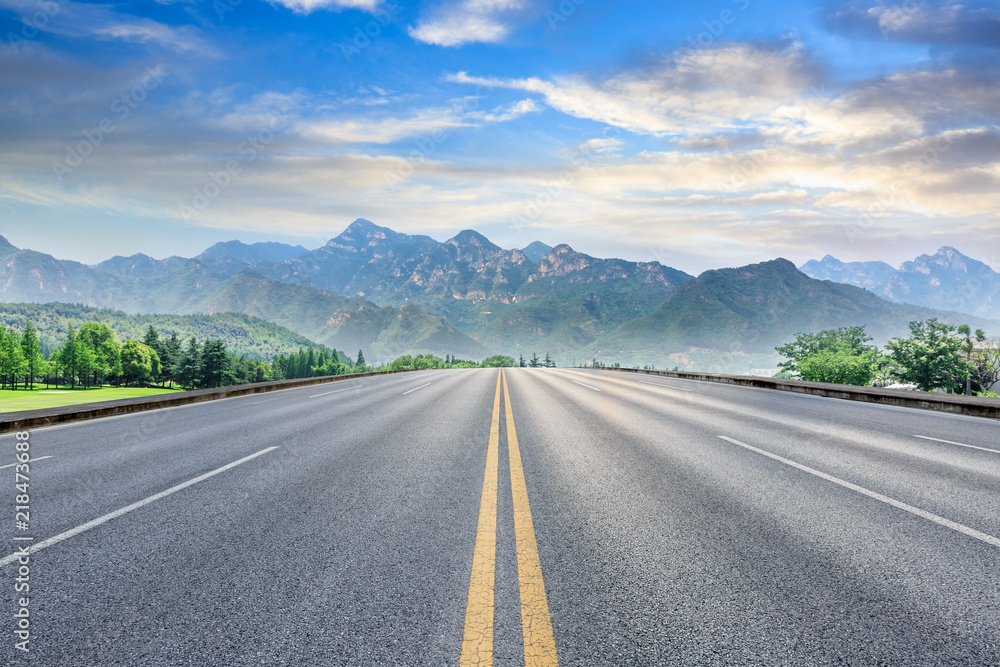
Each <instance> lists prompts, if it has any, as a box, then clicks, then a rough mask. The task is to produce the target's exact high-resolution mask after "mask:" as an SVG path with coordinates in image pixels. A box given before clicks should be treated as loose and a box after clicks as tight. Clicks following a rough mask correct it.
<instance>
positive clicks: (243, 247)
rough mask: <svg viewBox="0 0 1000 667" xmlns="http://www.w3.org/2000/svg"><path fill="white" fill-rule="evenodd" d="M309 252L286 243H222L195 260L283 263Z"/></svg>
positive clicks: (298, 246)
mask: <svg viewBox="0 0 1000 667" xmlns="http://www.w3.org/2000/svg"><path fill="white" fill-rule="evenodd" d="M307 252H309V251H308V250H306V249H305V248H303V247H302V246H300V245H288V244H287V243H274V242H273V241H267V242H263V243H250V244H247V243H241V242H240V241H223V242H220V243H216V244H215V245H214V246H212V247H211V248H209V249H208V250H206V251H205V252H203V253H201V254H200V255H198V256H197V257H196V258H195V259H200V260H202V261H212V260H218V259H225V258H231V259H235V260H239V261H242V262H284V261H285V260H288V259H292V258H294V257H298V256H299V255H302V254H305V253H307Z"/></svg>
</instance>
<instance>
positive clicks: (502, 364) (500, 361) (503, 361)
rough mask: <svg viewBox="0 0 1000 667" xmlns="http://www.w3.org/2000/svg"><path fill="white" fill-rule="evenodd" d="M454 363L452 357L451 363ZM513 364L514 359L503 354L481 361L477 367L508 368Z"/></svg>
mask: <svg viewBox="0 0 1000 667" xmlns="http://www.w3.org/2000/svg"><path fill="white" fill-rule="evenodd" d="M454 361H455V359H454V357H453V358H452V362H454ZM515 363H516V362H515V361H514V357H508V356H506V355H503V354H495V355H493V356H492V357H487V358H485V359H483V360H482V361H481V362H480V363H479V365H480V366H482V367H483V368H510V367H511V366H513V365H514V364H515Z"/></svg>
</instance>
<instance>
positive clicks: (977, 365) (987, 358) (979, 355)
mask: <svg viewBox="0 0 1000 667" xmlns="http://www.w3.org/2000/svg"><path fill="white" fill-rule="evenodd" d="M972 364H973V366H974V368H973V371H972V375H973V377H974V378H975V381H976V384H977V385H978V386H979V391H980V392H984V391H989V390H990V389H991V388H992V387H993V385H994V384H996V383H997V382H1000V338H990V339H988V340H986V341H983V344H982V345H980V346H979V347H977V348H976V350H975V351H974V353H973V357H972Z"/></svg>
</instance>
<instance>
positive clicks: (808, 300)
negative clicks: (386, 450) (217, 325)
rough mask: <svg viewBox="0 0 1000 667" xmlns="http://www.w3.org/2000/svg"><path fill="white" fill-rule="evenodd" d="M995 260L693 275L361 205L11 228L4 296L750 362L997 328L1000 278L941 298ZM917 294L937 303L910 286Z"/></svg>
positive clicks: (377, 341) (465, 346)
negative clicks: (914, 331) (166, 225)
mask: <svg viewBox="0 0 1000 667" xmlns="http://www.w3.org/2000/svg"><path fill="white" fill-rule="evenodd" d="M910 265H912V266H910ZM987 270H989V267H987V266H986V265H985V264H982V263H979V262H975V260H971V259H969V258H966V257H964V256H962V255H961V254H960V253H958V252H957V251H955V250H954V249H951V248H944V249H942V250H941V251H940V252H939V253H938V255H935V256H923V257H921V258H918V259H917V260H916V261H915V262H913V263H907V265H904V267H903V268H901V269H900V270H899V271H896V270H894V269H892V268H891V267H889V266H888V265H885V264H882V263H867V264H863V265H862V264H844V263H841V262H838V260H835V259H834V258H832V257H829V256H828V257H826V258H824V259H823V260H822V261H820V262H815V261H814V262H809V263H807V264H806V265H804V266H803V271H805V272H806V273H811V274H812V275H815V276H816V277H821V278H824V279H827V278H829V279H832V280H835V281H838V282H840V283H853V284H836V283H835V282H830V281H829V280H815V279H813V278H810V277H809V276H807V275H806V273H803V272H800V271H799V270H798V269H796V268H795V266H794V265H792V264H791V263H790V262H788V261H787V260H781V259H778V260H774V261H771V262H764V263H761V264H756V265H750V266H747V267H741V268H738V269H720V270H715V271H706V272H705V273H703V274H702V275H701V276H699V277H698V278H694V277H693V276H690V275H688V274H686V273H684V272H683V271H678V270H676V269H673V268H671V267H668V266H664V265H662V264H660V263H658V262H630V261H626V260H620V259H601V258H596V257H591V256H589V255H585V254H583V253H579V252H576V251H574V250H573V249H572V248H570V247H569V246H567V245H557V246H555V247H551V246H548V245H545V244H543V243H540V242H535V243H532V244H531V245H529V246H527V247H526V248H524V249H523V250H519V249H513V250H508V249H503V248H500V247H499V246H497V245H495V244H494V243H492V242H491V241H490V240H489V239H487V238H486V237H485V236H483V235H482V234H479V233H478V232H475V231H472V230H466V231H463V232H460V233H459V234H457V235H456V236H455V237H453V238H451V239H449V240H447V241H444V242H440V241H437V240H435V239H432V238H431V237H429V236H422V235H409V234H401V233H398V232H395V231H393V230H391V229H388V228H385V227H380V226H378V225H375V224H374V223H372V222H369V221H367V220H363V219H358V220H356V221H355V222H353V223H351V225H349V226H348V227H347V229H346V230H344V232H343V233H341V234H339V235H338V236H336V237H335V238H333V239H331V240H330V241H329V242H328V243H327V244H326V245H324V246H322V247H320V248H317V249H314V250H307V249H305V248H303V247H301V246H289V245H284V244H279V243H257V244H252V245H247V244H243V243H240V242H238V241H230V242H227V243H219V244H216V245H215V246H213V247H211V248H209V249H208V250H206V251H205V252H203V253H202V254H200V255H198V256H197V257H195V258H190V259H188V258H181V257H169V258H167V259H163V260H156V259H153V258H151V257H148V256H146V255H141V254H140V255H133V256H131V257H113V258H111V259H109V260H107V261H105V262H102V263H100V264H98V265H96V266H92V267H88V266H85V265H83V264H80V263H77V262H72V261H67V260H57V259H55V258H53V257H51V256H49V255H45V254H43V253H38V252H34V251H31V250H19V249H17V248H15V247H14V246H12V245H11V244H9V243H8V242H7V241H6V239H3V238H2V237H0V301H6V302H38V303H44V302H51V301H59V302H69V303H82V304H84V305H88V306H96V307H104V308H114V309H119V310H123V311H126V312H132V313H170V314H192V313H207V314H211V313H222V312H234V313H245V314H248V315H253V316H257V317H260V318H263V319H266V320H269V321H271V322H274V323H276V324H278V325H281V326H283V327H286V328H287V329H290V330H291V331H294V332H295V333H297V334H300V335H302V336H305V337H307V338H309V339H310V340H313V341H316V342H319V343H323V344H325V345H328V346H330V347H336V348H337V349H340V350H346V351H348V352H349V353H350V352H353V351H355V350H356V349H364V351H365V354H366V356H367V357H368V358H369V359H370V360H371V359H380V360H388V359H389V358H391V357H393V356H396V355H399V354H403V353H416V352H432V353H435V354H439V355H442V356H443V355H444V354H453V355H458V356H460V357H466V358H482V357H485V356H488V355H489V354H491V353H501V354H511V355H514V356H516V355H517V354H519V353H520V354H525V355H526V356H527V355H530V354H531V353H532V352H539V353H540V354H544V353H545V352H550V353H552V354H553V355H555V356H556V358H557V361H559V362H560V363H564V364H568V363H570V362H572V361H585V360H589V359H590V358H591V357H596V358H598V359H601V360H602V361H605V362H614V361H619V362H622V363H627V364H635V363H638V364H647V363H652V364H656V365H658V366H660V367H662V366H664V365H666V366H671V367H672V366H681V367H691V368H699V369H702V370H743V371H745V370H746V368H747V366H748V365H764V366H766V365H768V364H773V363H774V361H775V357H776V355H775V353H774V349H773V348H774V346H776V345H780V344H782V343H784V342H787V341H788V340H789V339H790V338H791V337H792V336H794V334H795V333H797V332H799V331H816V330H819V329H824V328H831V327H836V326H850V325H855V324H864V325H866V326H867V327H868V330H869V332H870V333H872V335H874V336H875V337H876V339H877V340H879V341H884V340H887V339H888V338H890V337H892V336H895V335H904V334H905V333H906V323H907V322H908V321H909V320H912V319H925V318H927V317H933V316H937V317H940V318H941V319H943V320H946V321H950V322H955V323H969V324H973V325H974V326H977V327H980V328H984V329H987V330H988V331H990V332H991V333H994V334H997V333H1000V322H995V321H989V320H986V319H983V318H982V317H981V316H983V315H996V313H995V312H994V310H993V308H994V307H995V305H996V300H995V298H994V297H993V296H991V297H990V298H988V299H986V300H985V306H984V305H983V304H980V303H979V302H978V300H977V299H976V298H973V297H970V299H969V300H967V301H966V302H965V303H966V304H967V305H968V307H969V309H970V310H969V312H974V313H976V314H978V315H980V317H971V316H969V315H964V314H960V313H956V312H942V311H944V310H955V309H956V308H958V307H960V306H961V305H962V304H961V303H959V302H954V303H952V301H954V299H953V296H948V290H952V292H953V286H954V285H966V286H967V285H968V282H967V281H968V278H969V276H972V275H976V276H980V280H981V281H982V284H983V286H984V289H985V288H986V287H988V288H989V289H994V292H989V294H988V296H989V295H993V294H994V293H995V287H996V284H997V282H998V281H996V280H995V279H994V276H995V275H996V274H993V273H992V272H990V273H989V274H987V272H986V271H987ZM963 276H964V277H963ZM963 280H964V281H966V282H963ZM935 281H936V282H935ZM861 287H865V288H867V289H869V290H871V291H870V292H869V291H865V290H864V289H861ZM935 289H938V290H939V291H938V292H935ZM878 290H882V291H883V292H884V294H879V293H878ZM987 291H988V290H987ZM873 292H874V293H873ZM914 295H915V296H916V297H919V298H920V299H922V300H923V301H924V303H925V304H926V305H930V306H933V307H934V308H936V309H938V310H931V309H928V308H923V307H921V306H920V305H903V304H902V303H899V302H900V301H906V300H907V299H908V298H911V297H913V296H914ZM881 296H884V297H885V298H880V297H881Z"/></svg>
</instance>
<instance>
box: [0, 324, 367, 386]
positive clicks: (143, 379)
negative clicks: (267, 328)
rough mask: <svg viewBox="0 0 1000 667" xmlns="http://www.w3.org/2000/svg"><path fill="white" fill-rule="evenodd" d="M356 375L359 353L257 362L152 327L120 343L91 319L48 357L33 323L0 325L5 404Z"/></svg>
mask: <svg viewBox="0 0 1000 667" xmlns="http://www.w3.org/2000/svg"><path fill="white" fill-rule="evenodd" d="M358 370H368V367H367V366H365V363H364V356H363V355H362V354H361V352H360V351H359V352H358V357H357V360H356V361H355V360H352V359H351V358H349V357H348V356H347V355H345V354H343V353H342V352H338V351H337V350H332V349H328V348H325V347H320V346H314V347H309V348H300V349H299V350H298V352H294V353H286V354H279V355H277V356H275V357H274V358H272V359H271V360H266V359H255V358H250V357H248V356H247V355H246V354H233V353H231V352H229V351H228V349H227V347H226V343H225V342H224V341H223V340H222V339H219V338H217V339H211V338H209V339H206V340H198V339H197V338H195V337H193V336H192V337H191V338H188V339H182V338H180V337H179V336H178V334H177V332H176V331H172V332H170V333H169V335H166V334H161V333H160V332H159V331H157V330H156V329H155V328H154V327H152V326H149V327H147V329H146V331H145V333H144V334H143V336H142V338H141V339H137V338H128V339H126V340H124V341H121V342H120V341H119V338H118V334H117V333H116V332H115V330H114V329H112V328H111V327H110V326H108V325H107V324H104V323H102V322H86V323H84V324H83V325H81V326H80V328H79V329H75V328H74V327H73V326H72V325H69V326H68V327H67V332H66V334H65V336H64V337H63V338H62V339H61V340H59V341H57V344H56V346H55V348H54V349H53V350H52V351H51V352H50V353H49V354H48V355H44V354H43V353H42V349H41V346H40V345H39V339H38V335H37V331H36V329H35V326H34V324H33V323H32V322H31V321H30V320H26V321H25V322H24V326H23V330H22V331H18V330H17V329H14V328H9V329H8V328H5V327H0V391H3V392H4V393H0V400H3V401H4V403H5V404H6V403H8V402H9V399H10V398H11V395H12V394H14V393H16V392H18V391H22V392H23V391H28V392H32V391H35V390H36V388H38V387H42V386H44V387H45V390H59V391H69V392H75V391H77V390H91V389H101V388H105V389H106V388H108V387H113V388H115V389H117V390H122V389H126V388H133V389H148V388H158V389H160V390H171V389H199V388H204V387H222V386H230V385H237V384H249V383H252V382H266V381H269V380H280V379H286V378H289V379H290V378H302V377H313V376H319V375H339V374H342V373H352V372H357V371H358ZM121 393H122V392H120V391H119V392H116V394H121ZM47 395H50V396H58V395H64V396H65V394H47ZM66 400H67V401H69V400H70V399H69V398H67V399H66ZM90 400H107V398H106V397H105V396H101V397H95V398H92V399H90Z"/></svg>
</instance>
